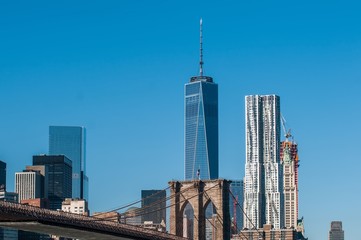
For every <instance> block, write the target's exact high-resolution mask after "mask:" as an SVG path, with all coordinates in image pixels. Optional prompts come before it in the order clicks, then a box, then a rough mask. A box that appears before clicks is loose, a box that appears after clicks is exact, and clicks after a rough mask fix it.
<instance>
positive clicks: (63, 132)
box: [49, 126, 88, 200]
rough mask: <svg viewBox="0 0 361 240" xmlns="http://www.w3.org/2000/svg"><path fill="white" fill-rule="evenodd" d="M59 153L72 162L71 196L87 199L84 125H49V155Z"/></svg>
mask: <svg viewBox="0 0 361 240" xmlns="http://www.w3.org/2000/svg"><path fill="white" fill-rule="evenodd" d="M59 154H61V155H65V156H67V157H68V158H69V159H70V160H71V161H72V164H73V175H72V179H73V180H72V182H73V190H72V191H73V192H72V197H73V198H81V199H86V200H88V177H87V176H86V158H85V128H84V127H69V126H50V127H49V155H59Z"/></svg>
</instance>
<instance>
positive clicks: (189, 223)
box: [181, 201, 194, 239]
mask: <svg viewBox="0 0 361 240" xmlns="http://www.w3.org/2000/svg"><path fill="white" fill-rule="evenodd" d="M181 213H182V216H183V237H186V238H188V239H193V238H194V210H193V207H192V205H191V204H190V203H189V202H188V201H187V202H185V204H184V205H183V208H182V210H181Z"/></svg>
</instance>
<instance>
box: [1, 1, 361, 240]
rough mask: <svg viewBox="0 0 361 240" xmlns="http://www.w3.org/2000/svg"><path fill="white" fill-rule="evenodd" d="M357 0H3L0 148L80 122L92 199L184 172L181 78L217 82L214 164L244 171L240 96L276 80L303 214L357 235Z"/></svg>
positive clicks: (7, 151)
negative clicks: (293, 146) (294, 151)
mask: <svg viewBox="0 0 361 240" xmlns="http://www.w3.org/2000/svg"><path fill="white" fill-rule="evenodd" d="M360 9H361V5H360V3H359V1H311V0H306V1H298V2H295V1H256V2H254V3H253V2H252V3H251V2H247V1H236V0H235V1H222V2H221V1H167V0H159V1H146V0H140V1H133V0H123V1H4V0H0V116H1V119H0V159H2V160H4V161H6V162H7V163H8V182H9V190H13V184H14V183H13V182H14V172H16V171H21V170H22V169H24V167H25V165H30V164H31V160H32V156H33V155H35V154H40V153H47V152H48V126H49V125H78V126H85V127H86V128H87V134H88V135H87V164H88V165H87V167H88V168H87V171H88V176H89V178H90V201H91V202H90V207H91V210H92V211H102V210H106V209H110V208H113V207H116V206H120V205H123V204H125V203H128V202H131V201H132V200H137V199H139V198H140V190H141V189H157V188H158V189H163V188H165V187H166V186H167V182H168V181H169V180H171V179H183V108H184V106H183V101H184V96H183V89H184V84H185V83H186V82H187V81H188V80H189V78H190V77H191V76H194V75H196V74H197V72H198V53H199V49H198V41H199V39H198V36H199V33H198V30H199V25H198V24H199V19H200V18H201V17H202V18H203V24H204V51H205V53H204V55H205V56H204V58H205V65H204V68H205V73H206V74H207V75H210V76H212V77H213V78H214V80H215V81H216V82H217V83H218V84H219V109H220V112H219V123H220V126H219V133H220V139H219V143H220V176H222V177H224V178H229V179H241V178H243V175H244V163H245V160H244V159H245V150H244V145H245V141H244V138H245V132H244V96H245V95H249V94H278V95H279V96H280V97H281V109H282V113H283V115H284V116H285V118H286V120H287V123H288V126H289V127H290V128H292V132H293V134H294V136H295V139H296V141H297V142H298V144H299V155H300V160H301V167H300V216H304V218H305V224H306V231H307V236H308V237H309V238H310V239H315V240H322V239H327V234H328V230H329V225H330V222H331V221H332V220H341V221H343V225H344V229H345V233H346V238H347V239H357V238H358V237H359V229H358V228H359V224H360V213H361V205H360V199H361V184H360V169H361V159H360V154H359V152H358V151H359V150H360V135H361V124H360V119H361V98H360V97H359V95H360V92H361V67H360V66H361V28H360V24H361V14H360Z"/></svg>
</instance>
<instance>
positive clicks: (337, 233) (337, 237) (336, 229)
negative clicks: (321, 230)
mask: <svg viewBox="0 0 361 240" xmlns="http://www.w3.org/2000/svg"><path fill="white" fill-rule="evenodd" d="M344 239H345V233H344V231H343V230H342V222H341V221H332V222H331V229H330V231H329V233H328V240H344Z"/></svg>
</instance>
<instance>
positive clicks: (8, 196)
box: [0, 190, 19, 203]
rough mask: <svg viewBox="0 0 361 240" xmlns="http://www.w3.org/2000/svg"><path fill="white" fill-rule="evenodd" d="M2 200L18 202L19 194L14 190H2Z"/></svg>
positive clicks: (0, 194) (0, 193) (0, 191)
mask: <svg viewBox="0 0 361 240" xmlns="http://www.w3.org/2000/svg"><path fill="white" fill-rule="evenodd" d="M0 201H5V202H13V203H18V202H19V195H18V194H17V193H14V192H7V191H3V190H0Z"/></svg>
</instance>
